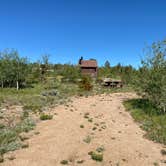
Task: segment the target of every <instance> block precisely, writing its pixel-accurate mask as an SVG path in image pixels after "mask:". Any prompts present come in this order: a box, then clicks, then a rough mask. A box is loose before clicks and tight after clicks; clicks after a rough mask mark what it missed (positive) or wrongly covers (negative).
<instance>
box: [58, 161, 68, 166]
mask: <svg viewBox="0 0 166 166" xmlns="http://www.w3.org/2000/svg"><path fill="white" fill-rule="evenodd" d="M60 163H61V164H62V165H67V164H68V163H69V162H68V161H67V160H62V161H61V162H60Z"/></svg>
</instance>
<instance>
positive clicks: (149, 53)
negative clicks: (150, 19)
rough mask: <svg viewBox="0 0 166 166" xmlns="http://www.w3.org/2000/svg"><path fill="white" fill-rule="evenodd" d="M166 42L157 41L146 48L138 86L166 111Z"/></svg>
mask: <svg viewBox="0 0 166 166" xmlns="http://www.w3.org/2000/svg"><path fill="white" fill-rule="evenodd" d="M165 53H166V43H165V42H157V43H154V44H153V45H152V47H148V48H147V49H146V50H145V54H146V58H145V59H144V60H142V67H141V68H140V69H139V72H138V78H137V79H136V87H138V88H137V90H138V92H139V93H140V94H141V95H142V96H143V97H144V98H146V99H148V100H149V101H150V102H151V103H152V104H153V105H155V106H156V107H157V108H159V109H160V112H166V54H165Z"/></svg>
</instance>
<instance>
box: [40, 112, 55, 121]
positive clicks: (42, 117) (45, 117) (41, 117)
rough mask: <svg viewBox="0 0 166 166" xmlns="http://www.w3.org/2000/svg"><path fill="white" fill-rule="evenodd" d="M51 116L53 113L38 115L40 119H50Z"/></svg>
mask: <svg viewBox="0 0 166 166" xmlns="http://www.w3.org/2000/svg"><path fill="white" fill-rule="evenodd" d="M52 118H53V115H48V114H44V113H42V114H41V115H40V120H51V119H52Z"/></svg>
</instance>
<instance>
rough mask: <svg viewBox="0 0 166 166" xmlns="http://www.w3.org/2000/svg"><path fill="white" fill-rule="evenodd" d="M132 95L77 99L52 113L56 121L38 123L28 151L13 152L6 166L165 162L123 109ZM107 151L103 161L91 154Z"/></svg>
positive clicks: (136, 165) (122, 165)
mask: <svg viewBox="0 0 166 166" xmlns="http://www.w3.org/2000/svg"><path fill="white" fill-rule="evenodd" d="M134 97H136V95H135V94H132V93H114V94H110V95H99V96H92V97H88V98H85V97H80V98H77V99H76V98H74V99H73V102H72V103H70V104H68V105H67V106H59V107H56V108H55V109H54V110H52V113H53V114H54V113H56V115H54V118H53V120H49V121H44V122H41V123H39V124H38V125H37V128H36V131H39V132H40V134H39V135H35V136H33V137H32V138H31V139H29V140H28V142H29V148H27V149H22V150H17V151H15V152H13V154H14V155H15V157H16V159H15V160H12V161H9V160H8V161H5V162H4V163H2V164H0V165H3V166H59V165H62V164H61V163H60V162H61V161H62V160H68V161H69V163H68V165H73V166H78V165H82V166H96V165H101V166H118V165H120V166H151V165H155V164H154V163H156V164H157V163H158V164H159V165H161V166H162V165H165V164H164V163H162V162H161V161H164V160H166V157H165V156H162V155H161V153H160V150H161V149H162V148H163V147H164V146H163V145H160V144H157V143H153V142H152V141H149V140H147V139H145V138H143V135H144V131H142V130H141V129H140V128H139V126H138V124H136V123H135V122H134V121H133V119H132V117H131V116H130V115H129V113H128V112H126V111H125V109H124V107H123V104H122V102H123V100H125V99H128V98H134ZM99 147H103V148H104V151H103V161H102V162H96V161H94V160H92V159H91V157H90V156H89V155H88V152H90V151H94V150H96V149H97V148H99Z"/></svg>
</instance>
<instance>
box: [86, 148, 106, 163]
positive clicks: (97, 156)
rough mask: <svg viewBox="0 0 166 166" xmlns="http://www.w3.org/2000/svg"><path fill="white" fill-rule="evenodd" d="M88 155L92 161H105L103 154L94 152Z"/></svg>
mask: <svg viewBox="0 0 166 166" xmlns="http://www.w3.org/2000/svg"><path fill="white" fill-rule="evenodd" d="M88 154H89V155H90V156H91V159H92V160H95V161H97V162H102V161H103V153H99V152H96V151H92V152H89V153H88Z"/></svg>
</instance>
